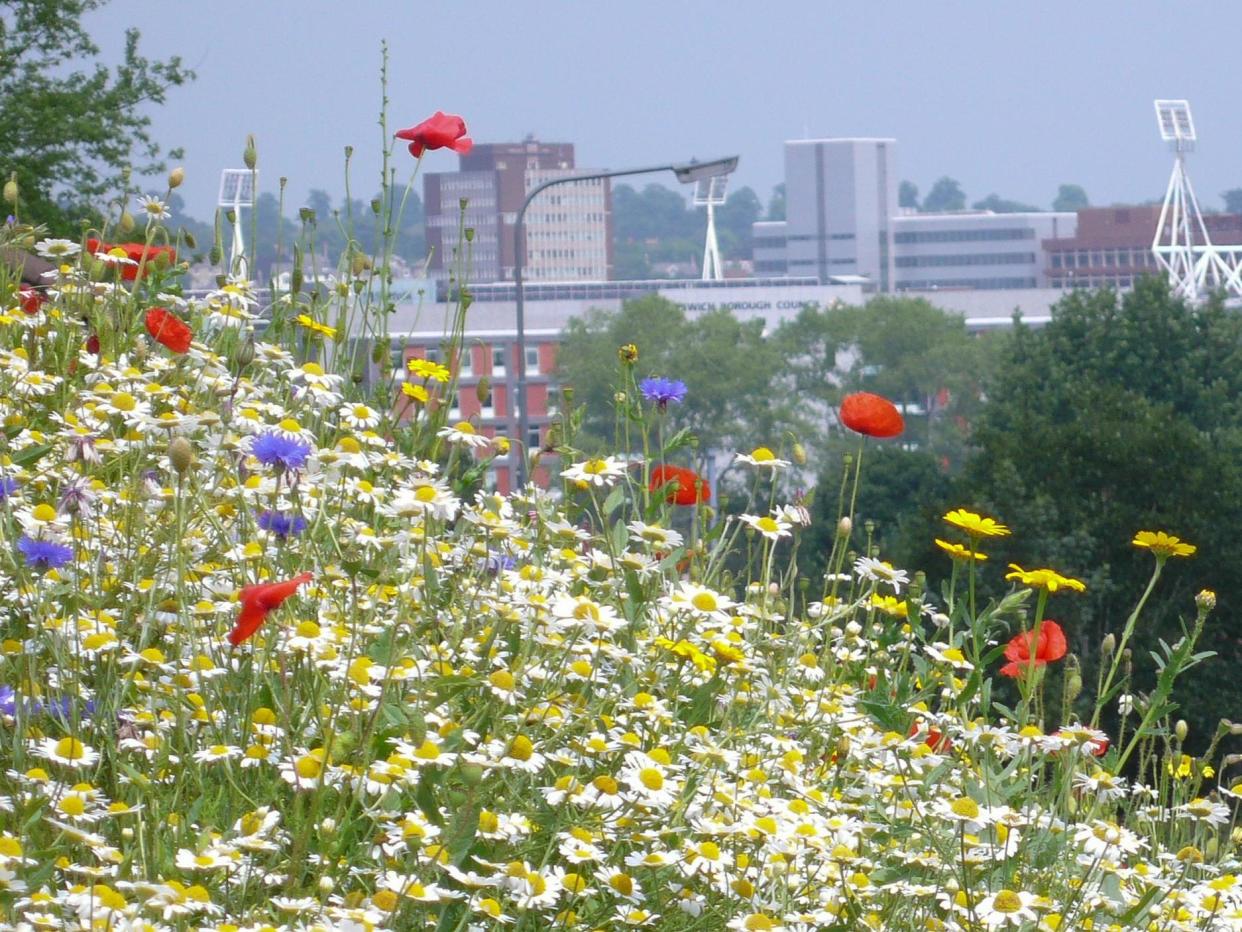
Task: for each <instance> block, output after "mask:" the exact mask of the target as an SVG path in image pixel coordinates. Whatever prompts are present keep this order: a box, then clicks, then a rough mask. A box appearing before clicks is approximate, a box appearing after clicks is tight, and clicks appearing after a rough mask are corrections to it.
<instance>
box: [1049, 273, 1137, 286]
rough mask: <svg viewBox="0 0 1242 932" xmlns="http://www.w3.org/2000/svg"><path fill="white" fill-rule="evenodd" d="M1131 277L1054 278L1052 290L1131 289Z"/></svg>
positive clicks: (1085, 276)
mask: <svg viewBox="0 0 1242 932" xmlns="http://www.w3.org/2000/svg"><path fill="white" fill-rule="evenodd" d="M1134 281H1135V279H1134V276H1132V275H1082V276H1077V275H1075V276H1073V277H1070V278H1054V279H1053V280H1052V287H1053V288H1118V289H1120V288H1133V287H1134Z"/></svg>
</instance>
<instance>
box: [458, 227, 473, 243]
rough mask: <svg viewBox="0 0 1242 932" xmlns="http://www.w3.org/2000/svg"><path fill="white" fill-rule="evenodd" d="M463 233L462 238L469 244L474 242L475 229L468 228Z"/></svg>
mask: <svg viewBox="0 0 1242 932" xmlns="http://www.w3.org/2000/svg"><path fill="white" fill-rule="evenodd" d="M461 232H462V236H464V237H465V238H466V242H467V243H473V242H474V227H466V228H465V229H464V230H462V231H461Z"/></svg>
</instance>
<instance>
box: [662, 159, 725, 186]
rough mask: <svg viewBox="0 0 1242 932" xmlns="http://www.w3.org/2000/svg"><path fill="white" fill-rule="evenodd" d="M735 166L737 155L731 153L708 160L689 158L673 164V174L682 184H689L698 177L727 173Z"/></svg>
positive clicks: (710, 176)
mask: <svg viewBox="0 0 1242 932" xmlns="http://www.w3.org/2000/svg"><path fill="white" fill-rule="evenodd" d="M735 168H737V156H736V155H731V156H729V157H728V158H727V159H713V160H712V161H710V162H698V161H695V160H694V159H691V160H690V161H689V162H684V163H682V164H681V165H674V166H673V174H674V175H676V176H677V180H678V181H680V182H681V183H682V184H689V183H690V182H692V181H698V180H699V179H700V178H712V177H714V176H716V175H727V174H729V173H730V172H731V171H733V169H735Z"/></svg>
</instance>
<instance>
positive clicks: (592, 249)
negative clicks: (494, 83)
mask: <svg viewBox="0 0 1242 932" xmlns="http://www.w3.org/2000/svg"><path fill="white" fill-rule="evenodd" d="M459 158H460V171H456V172H432V173H430V174H428V175H426V176H424V178H423V200H424V207H425V218H426V219H425V221H424V222H425V226H426V233H427V246H428V249H429V250H430V253H431V262H430V266H429V271H430V274H431V275H432V276H433V277H434V278H436V279H440V280H446V279H448V278H450V277H454V278H456V277H459V276H460V277H461V278H463V279H464V280H467V281H472V282H494V281H504V280H506V279H512V278H513V270H514V251H513V227H514V224H515V223H516V220H517V214H518V211H519V210H521V207H522V204H523V202H524V201H525V200H526V196H527V195H528V194H529V192H530V191H531V190H533V189H534V188H535V187H537V186H538V185H540V184H543V183H544V182H546V181H550V180H553V179H555V178H560V177H566V176H569V175H574V174H579V173H583V172H586V171H587V170H586V169H577V168H576V166H575V165H574V147H573V145H572V144H570V143H543V142H538V141H537V140H534V139H527V140H526V141H524V142H520V143H490V144H489V143H481V144H477V145H475V146H474V148H473V149H472V150H471V151H470V152H469V153H467V154H466V155H462V156H460V157H459ZM467 229H469V230H470V234H469V235H468V237H467V236H465V235H464V232H465V230H467ZM525 233H526V256H525V258H524V260H523V277H524V278H526V279H528V280H531V281H577V280H590V281H598V280H601V279H607V278H610V277H611V273H612V194H611V188H610V187H609V184H608V180H607V179H598V180H594V181H583V182H572V183H566V184H564V185H558V186H555V187H553V188H551V189H549V190H548V191H546V192H545V193H543V194H541V195H539V196H538V197H537V198H536V199H535V200H534V201H532V202H531V206H530V208H529V209H528V210H527V213H526V222H525Z"/></svg>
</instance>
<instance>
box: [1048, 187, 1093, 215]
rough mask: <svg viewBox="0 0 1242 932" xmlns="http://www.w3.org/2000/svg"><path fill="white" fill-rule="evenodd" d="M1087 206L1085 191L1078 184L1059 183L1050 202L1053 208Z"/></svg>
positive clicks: (1074, 208) (1069, 208) (1066, 208)
mask: <svg viewBox="0 0 1242 932" xmlns="http://www.w3.org/2000/svg"><path fill="white" fill-rule="evenodd" d="M1088 206H1090V205H1089V203H1088V201H1087V192H1086V191H1084V190H1083V188H1082V185H1078V184H1063V185H1061V186H1060V187H1059V188H1057V196H1056V198H1055V199H1054V200H1053V202H1052V209H1053V210H1082V209H1083V208H1084V207H1088Z"/></svg>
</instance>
